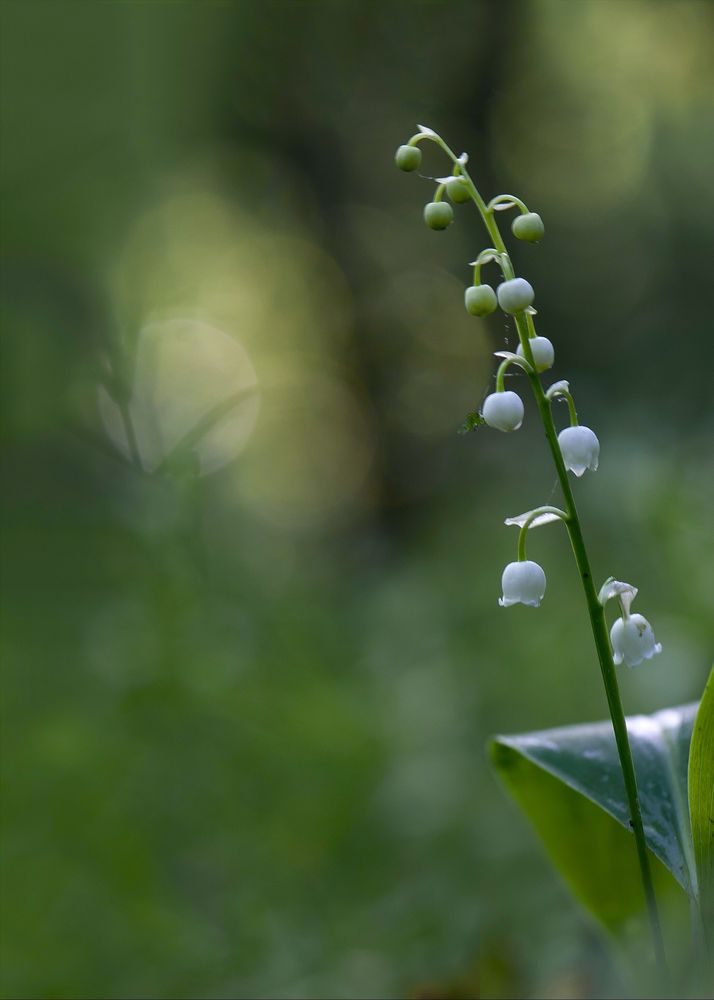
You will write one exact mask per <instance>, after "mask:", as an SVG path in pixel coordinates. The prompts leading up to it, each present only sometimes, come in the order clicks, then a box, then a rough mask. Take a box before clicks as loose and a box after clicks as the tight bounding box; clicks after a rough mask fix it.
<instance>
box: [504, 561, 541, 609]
mask: <svg viewBox="0 0 714 1000" xmlns="http://www.w3.org/2000/svg"><path fill="white" fill-rule="evenodd" d="M501 588H502V590H503V597H500V598H499V599H498V603H499V604H500V605H501V607H502V608H507V607H509V606H510V605H511V604H528V605H530V607H532V608H537V607H538V605H539V604H540V602H541V601H542V600H543V594H545V573H544V572H543V569H542V567H541V566H539V565H538V563H534V562H531V560H530V559H524V560H522V561H521V562H512V563H509V564H508V566H506V568H505V569H504V571H503V576H502V577H501Z"/></svg>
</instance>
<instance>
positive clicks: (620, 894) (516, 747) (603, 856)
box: [491, 705, 697, 929]
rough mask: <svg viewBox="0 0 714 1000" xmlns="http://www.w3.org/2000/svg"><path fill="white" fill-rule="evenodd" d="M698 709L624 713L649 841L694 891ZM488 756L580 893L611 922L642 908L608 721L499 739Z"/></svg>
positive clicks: (686, 707)
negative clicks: (692, 769)
mask: <svg viewBox="0 0 714 1000" xmlns="http://www.w3.org/2000/svg"><path fill="white" fill-rule="evenodd" d="M695 713H696V705H684V706H681V707H679V708H671V709H665V710H664V711H661V712H656V713H655V714H654V715H651V716H643V715H640V716H633V717H631V718H629V719H628V720H627V726H628V731H629V734H630V743H631V746H632V754H633V758H634V762H635V770H636V772H637V779H638V787H639V792H640V802H641V807H642V818H643V823H644V827H645V835H646V838H647V843H648V846H649V848H650V850H651V851H652V853H653V854H654V855H655V856H656V857H657V858H659V860H660V861H661V862H662V863H663V864H664V865H665V867H666V868H668V869H669V871H670V872H671V873H672V875H673V876H674V878H675V879H676V880H677V882H679V884H680V885H681V886H682V887H683V888H684V889H685V890H686V891H687V892H688V893H689V894H690V895H692V894H694V892H695V890H696V884H697V883H696V873H695V869H694V854H693V850H692V845H691V835H690V828H689V817H688V814H687V807H686V803H687V760H688V752H689V743H690V739H691V733H692V726H693V723H694V716H695ZM491 757H492V760H493V762H494V764H495V766H496V769H497V771H498V773H499V775H500V776H501V778H502V779H503V780H504V782H505V783H506V785H507V786H508V788H509V790H510V791H511V793H512V794H513V796H514V798H515V799H516V801H517V802H518V804H519V805H520V806H521V808H522V809H523V810H524V812H525V813H526V815H527V816H528V818H529V819H530V820H531V822H532V823H533V825H534V827H535V829H536V831H537V832H538V834H539V835H540V837H541V838H542V840H543V842H544V844H545V847H546V849H547V850H548V853H549V855H550V857H551V859H552V860H553V862H554V864H555V865H556V867H558V868H559V869H560V871H561V872H562V874H563V876H564V877H565V879H566V881H567V882H568V884H569V885H570V887H571V889H572V891H573V892H574V894H575V895H576V896H577V897H578V898H579V899H580V900H581V901H582V902H583V903H584V904H585V905H586V906H587V907H588V908H589V909H590V910H591V911H592V912H593V913H594V914H595V915H596V916H597V917H598V918H599V919H600V920H601V921H602V922H603V923H604V924H605V925H606V926H608V927H610V928H611V929H616V928H617V927H619V926H621V925H622V924H623V923H624V922H625V921H627V920H628V919H629V918H630V917H631V916H633V915H634V914H635V913H637V912H638V911H639V910H640V909H641V908H642V906H643V902H644V901H643V896H642V889H641V886H640V883H639V874H638V870H637V865H636V861H635V854H634V845H633V841H632V837H631V834H630V825H629V810H628V806H627V797H626V793H625V786H624V781H623V778H622V773H621V770H620V762H619V758H618V755H617V748H616V745H615V738H614V734H613V731H612V726H611V724H610V723H609V722H601V723H590V724H585V725H578V726H566V727H563V728H560V729H550V730H544V731H542V732H536V733H527V734H524V735H520V736H499V737H496V738H495V739H494V740H493V741H492V743H491ZM613 820H616V821H617V822H613Z"/></svg>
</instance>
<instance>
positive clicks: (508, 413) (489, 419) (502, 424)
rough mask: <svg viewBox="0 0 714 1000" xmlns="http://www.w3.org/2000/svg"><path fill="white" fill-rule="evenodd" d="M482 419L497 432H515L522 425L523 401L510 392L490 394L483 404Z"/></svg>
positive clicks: (516, 394) (515, 393)
mask: <svg viewBox="0 0 714 1000" xmlns="http://www.w3.org/2000/svg"><path fill="white" fill-rule="evenodd" d="M482 413H483V419H484V420H485V421H486V423H487V424H488V425H489V427H495V428H496V430H499V431H517V430H518V428H519V427H520V426H521V424H522V423H523V400H522V399H521V397H520V396H519V395H518V393H517V392H511V391H510V390H507V391H504V392H492V393H491V395H490V396H487V397H486V399H485V400H484V404H483V409H482Z"/></svg>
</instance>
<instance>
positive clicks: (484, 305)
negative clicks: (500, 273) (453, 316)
mask: <svg viewBox="0 0 714 1000" xmlns="http://www.w3.org/2000/svg"><path fill="white" fill-rule="evenodd" d="M464 305H465V306H466V312H467V313H469V314H470V315H471V316H488V314H489V313H492V312H493V311H494V310H495V308H496V305H497V301H496V293H495V292H494V290H493V289H492V288H491V286H490V285H471V287H470V288H467V289H466V291H465V292H464Z"/></svg>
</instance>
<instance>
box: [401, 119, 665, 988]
mask: <svg viewBox="0 0 714 1000" xmlns="http://www.w3.org/2000/svg"><path fill="white" fill-rule="evenodd" d="M424 142H431V143H434V144H435V145H436V146H438V147H439V149H440V150H441V151H442V152H443V153H444V154H446V156H447V157H448V159H449V161H450V163H451V173H450V174H449V175H448V176H445V177H438V178H430V180H431V181H432V183H435V184H436V188H435V191H434V195H433V198H432V200H431V201H430V202H428V204H427V205H426V206H425V209H424V221H425V223H426V225H427V226H428V227H429V228H430V229H435V230H443V229H446V228H448V226H449V225H450V224H451V222H453V219H454V209H453V207H452V205H460V204H462V203H469V202H470V203H472V204H474V205H475V206H476V208H477V209H478V211H479V213H480V215H481V219H482V220H483V223H484V225H485V227H486V231H487V233H488V237H489V241H490V245H489V246H487V247H485V248H484V249H483V250H481V252H480V253H478V254H477V256H476V258H475V259H474V260H473V261H471V263H470V265H469V266H470V267H471V268H472V269H473V278H472V282H471V284H470V285H469V286H468V287H467V288H466V290H465V293H464V304H465V307H466V311H467V312H468V313H469V314H470V315H472V316H486V315H488V314H489V313H493V312H495V311H496V310H497V309H498V308H499V307H500V309H502V310H503V312H505V313H507V314H508V315H509V316H512V317H513V319H514V322H515V327H516V331H517V334H518V346H517V350H516V351H515V352H512V351H497V352H495V353H496V357H497V358H499V359H500V364H499V365H498V369H497V371H496V384H495V391H494V392H492V393H490V394H489V395H488V396H487V397H486V399H485V400H484V402H483V405H482V407H481V410H480V413H475V414H472V415H471V417H470V418H469V421H468V422H467V423H468V426H467V429H471V428H472V427H474V426H476V425H478V424H487V425H488V426H489V427H492V428H495V429H496V430H499V431H503V432H506V433H509V432H513V431H517V430H518V428H519V427H520V426H521V424H522V423H523V419H524V406H523V401H522V399H521V397H520V396H519V395H518V393H516V392H514V391H512V390H506V388H505V384H504V376H505V374H506V372H507V370H508V369H509V368H510V367H511V366H516V367H517V368H520V369H521V370H522V371H523V372H524V373H525V376H526V378H527V381H528V383H529V385H530V387H531V390H532V392H533V395H534V397H535V402H536V405H537V408H538V412H539V414H540V419H541V421H542V424H543V428H544V430H545V434H546V438H547V440H548V445H549V447H550V451H551V455H552V458H553V462H554V464H555V469H556V472H557V476H558V480H559V483H560V488H561V492H562V495H563V508H562V509H561V508H559V507H553V506H550V505H544V506H539V507H535V508H534V509H533V510H529V511H527V512H526V513H524V514H520V515H518V516H517V517H512V518H508V519H507V520H506V524H508V525H515V526H517V527H518V528H519V533H518V546H517V555H516V560H515V561H514V562H511V563H509V564H508V565H507V566H506V568H505V569H504V571H503V577H502V580H501V586H502V596H501V598H500V599H499V602H498V603H499V604H500V605H501V606H502V607H504V608H507V607H509V606H510V605H513V604H526V605H529V606H531V607H538V606H539V605H540V604H541V601H542V600H543V598H544V595H545V592H546V575H545V572H544V570H543V568H542V567H541V566H539V565H538V563H535V562H533V561H531V560H530V559H528V558H527V556H526V541H527V537H528V532H529V531H530V529H531V528H534V527H538V526H540V525H544V524H548V523H551V522H558V521H560V522H562V524H563V525H564V526H565V529H566V530H567V532H568V535H569V538H570V542H571V545H572V549H573V554H574V556H575V562H576V564H577V568H578V572H579V575H580V579H581V582H582V586H583V590H584V593H585V599H586V602H587V606H588V612H589V615H590V622H591V625H592V631H593V637H594V640H595V646H596V648H597V654H598V659H599V663H600V669H601V673H602V678H603V682H604V685H605V691H606V694H607V701H608V705H609V709H610V716H611V719H612V726H613V729H614V733H615V740H616V743H617V750H618V754H619V759H620V764H621V766H622V773H623V777H624V782H625V787H626V790H627V799H628V808H629V812H630V819H631V827H632V830H633V833H634V839H635V845H636V850H637V856H638V861H639V868H640V873H641V877H642V884H643V890H644V895H645V899H646V904H647V911H648V914H649V921H650V927H651V931H652V940H653V947H654V952H655V956H656V959H657V962H658V964H659V966H660V968H661V969H662V970H664V967H665V959H664V948H663V944H662V934H661V929H660V921H659V915H658V910H657V903H656V899H655V894H654V889H653V885H652V877H651V873H650V865H649V860H648V856H647V848H646V841H645V833H644V829H643V823H642V815H641V810H640V801H639V796H638V791H637V783H636V779H635V770H634V766H633V762H632V753H631V749H630V744H629V740H628V735H627V726H626V723H625V715H624V712H623V708H622V701H621V698H620V692H619V687H618V680H617V672H616V669H615V665H616V664H621V663H624V664H626V665H627V666H628V667H634V666H637V665H638V664H640V663H642V662H643V661H644V660H649V659H650V658H651V657H653V656H654V655H655V654H657V653H659V652H660V651H661V648H662V647H661V646H660V644H659V643H657V642H656V641H655V637H654V632H653V630H652V626H651V625H650V623H649V622H648V621H647V619H646V618H644V617H643V616H642V615H640V614H632V613H631V611H630V608H631V605H632V602H633V600H634V598H635V596H636V595H637V588H636V587H633V586H632V585H631V584H629V583H623V582H621V581H618V580H615V579H614V578H612V577H611V578H609V579H608V580H606V581H605V583H604V584H603V586H602V587H601V589H600V591H599V592H598V591H597V590H596V588H595V585H594V583H593V579H592V573H591V569H590V561H589V557H588V553H587V550H586V547H585V542H584V539H583V533H582V529H581V526H580V520H579V518H578V511H577V508H576V505H575V499H574V496H573V490H572V485H571V481H570V478H569V475H568V473H570V472H572V473H573V475H574V476H576V477H578V478H579V477H581V476H583V475H584V473H585V472H587V471H591V472H595V471H596V470H597V468H598V462H599V457H600V442H599V441H598V438H597V435H596V434H595V432H594V431H592V430H591V429H590V428H589V427H586V426H584V425H582V424H581V423H580V422H579V420H578V414H577V411H576V408H575V400H574V397H573V394H572V392H571V390H570V385H569V383H568V382H567V381H565V380H560V381H557V382H554V383H553V384H552V385H550V386H549V387H548V388H544V387H543V385H542V384H541V374H542V373H543V372H546V371H547V370H548V369H550V368H551V367H552V365H553V363H554V360H555V348H554V346H553V344H552V343H551V341H550V340H549V339H548V338H547V337H544V336H540V335H539V334H538V333H537V332H536V326H535V315H536V311H535V309H534V307H533V303H534V301H535V291H534V289H533V286H532V285H531V284H530V282H529V281H527V280H526V279H525V278H523V277H520V276H517V275H516V274H515V271H514V268H513V264H512V262H511V258H510V256H509V254H508V251H507V249H506V244H505V242H504V240H503V237H502V235H501V231H500V228H499V225H498V223H497V221H496V216H497V214H498V213H501V212H507V211H513V210H515V213H516V214H515V217H514V218H513V221H512V224H511V231H512V233H513V235H514V236H515V237H516V239H519V240H526V241H528V242H531V243H535V242H538V241H539V240H540V239H541V238H542V237H543V235H544V233H545V227H544V225H543V221H542V219H541V217H540V216H539V215H537V214H536V213H535V212H531V211H529V209H528V208H527V207H526V205H525V204H524V203H523V202H522V201H521V200H520V199H519V198H516V197H515V196H514V195H510V194H501V195H497V196H496V197H495V198H492V199H491V200H490V201H489V202H488V203H487V202H486V201H485V200H484V199H483V198H482V196H481V194H480V193H479V191H478V190H477V188H476V187H475V185H474V182H473V180H472V178H471V176H470V174H469V172H468V170H467V163H468V157H467V155H466V154H465V153H462V154H461V155H460V156H457V155H456V154H455V153H454V152H453V151H452V150H451V149H450V148H449V146H448V145H447V144H446V143H445V142H444V140H443V139H442V138H441V136H439V135H438V134H437V133H436V132H434V131H433V130H432V129H430V128H426V127H424V126H422V125H420V126H418V132H417V133H416V134H415V135H413V136H412V137H411V138H410V139H409V141H408V142H407V143H406V144H405V145H403V146H400V147H399V149H398V150H397V153H396V164H397V166H398V167H399V168H400V169H401V170H405V171H415V170H417V169H418V168H419V167H420V165H421V149H420V144H421V143H424ZM445 197H446V199H448V200H445ZM487 265H488V266H492V267H494V268H495V269H496V271H497V273H498V272H500V279H501V280H500V281H499V283H498V285H497V287H496V288H495V289H494V288H493V287H492V286H491V285H489V284H486V283H485V282H483V281H482V277H481V272H482V269H483V268H484V267H486V266H487ZM557 400H564V401H565V402H566V403H567V410H568V415H569V425H568V426H567V427H564V428H563V429H562V430H561V431H560V432H558V430H557V428H556V425H555V421H554V419H553V412H552V408H553V404H554V403H555V402H556V401H557ZM610 600H616V601H617V602H618V603H619V605H620V611H621V616H620V617H619V618H618V619H617V620H616V621H615V622H614V624H613V625H612V628H611V630H610V631H609V632H608V628H607V624H606V618H605V606H606V604H607V603H608V601H610Z"/></svg>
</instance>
